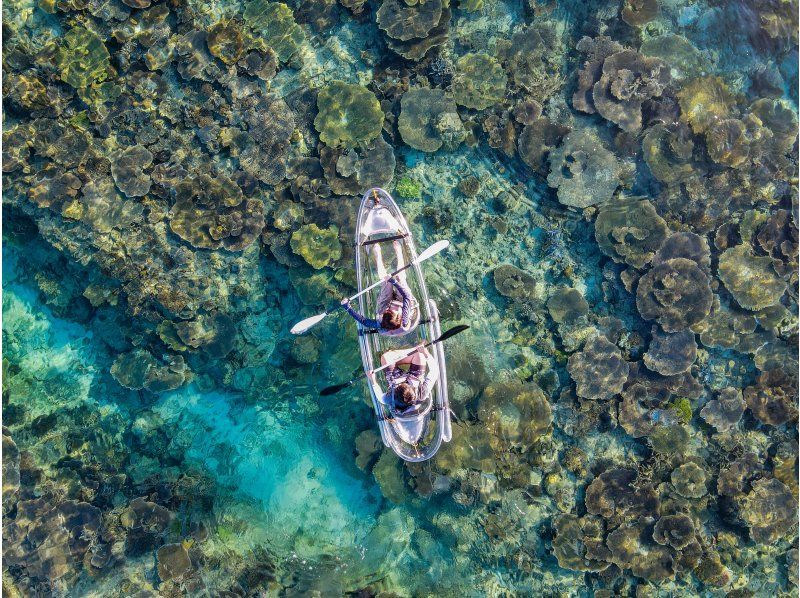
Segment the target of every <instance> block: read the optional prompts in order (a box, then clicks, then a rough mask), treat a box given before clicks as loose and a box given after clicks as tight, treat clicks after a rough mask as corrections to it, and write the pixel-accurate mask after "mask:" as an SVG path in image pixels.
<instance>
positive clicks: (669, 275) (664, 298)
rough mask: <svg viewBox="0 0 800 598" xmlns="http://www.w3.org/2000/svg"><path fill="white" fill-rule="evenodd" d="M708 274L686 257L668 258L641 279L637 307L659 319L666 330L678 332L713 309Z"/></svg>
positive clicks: (649, 317)
mask: <svg viewBox="0 0 800 598" xmlns="http://www.w3.org/2000/svg"><path fill="white" fill-rule="evenodd" d="M711 304H712V293H711V288H710V286H709V279H708V276H707V275H706V274H705V273H704V272H703V271H702V270H701V269H700V268H699V267H698V266H697V264H696V263H695V262H693V261H691V260H687V259H686V258H673V259H670V260H666V261H664V262H662V263H660V264H658V265H657V266H654V267H653V268H652V269H651V270H649V271H648V272H647V273H645V275H644V276H642V278H641V279H639V285H638V288H637V290H636V307H637V308H638V309H639V313H640V314H641V315H642V317H643V318H644V319H645V320H656V321H657V322H658V323H659V324H661V327H662V328H663V329H664V331H665V332H679V331H681V330H684V329H686V328H689V327H690V326H693V325H694V324H697V323H698V322H700V321H701V320H703V318H705V317H706V316H707V315H708V313H709V311H710V310H711Z"/></svg>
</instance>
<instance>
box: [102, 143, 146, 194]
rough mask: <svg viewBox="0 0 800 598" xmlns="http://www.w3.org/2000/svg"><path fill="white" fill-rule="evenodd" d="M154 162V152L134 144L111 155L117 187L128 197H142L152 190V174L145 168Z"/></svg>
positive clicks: (112, 170) (112, 172)
mask: <svg viewBox="0 0 800 598" xmlns="http://www.w3.org/2000/svg"><path fill="white" fill-rule="evenodd" d="M152 163H153V154H152V153H151V152H150V150H148V149H147V148H146V147H142V146H141V145H134V146H132V147H129V148H127V149H124V150H120V151H119V152H116V153H115V154H114V155H112V156H111V175H112V176H113V177H114V182H115V183H116V184H117V188H118V189H119V190H120V191H122V192H123V193H124V194H125V195H126V196H127V197H141V196H142V195H146V194H147V192H148V191H150V185H151V184H152V182H151V180H150V175H149V174H145V172H144V171H145V169H146V168H148V167H149V166H150V165H151V164H152Z"/></svg>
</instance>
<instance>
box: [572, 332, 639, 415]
mask: <svg viewBox="0 0 800 598" xmlns="http://www.w3.org/2000/svg"><path fill="white" fill-rule="evenodd" d="M629 368H630V366H629V365H628V362H626V361H625V360H624V359H623V358H622V354H621V353H620V350H619V349H618V348H617V347H616V345H614V344H613V343H611V342H609V341H608V339H606V338H605V337H604V336H602V335H600V334H598V335H595V336H593V337H592V338H590V339H589V340H588V341H586V345H585V346H584V347H583V350H582V351H580V352H578V353H575V354H573V355H571V356H570V358H569V360H568V362H567V370H568V371H569V375H570V376H571V377H572V379H573V380H574V381H575V386H576V392H577V393H578V396H579V397H583V398H585V399H591V400H593V401H602V400H606V399H610V398H611V397H613V396H614V395H616V394H619V393H620V392H621V391H622V387H623V386H624V385H625V381H626V380H627V379H628V372H629Z"/></svg>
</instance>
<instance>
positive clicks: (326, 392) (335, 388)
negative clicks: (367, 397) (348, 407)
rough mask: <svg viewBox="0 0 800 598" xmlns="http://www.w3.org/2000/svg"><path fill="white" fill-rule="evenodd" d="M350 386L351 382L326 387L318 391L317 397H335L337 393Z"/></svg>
mask: <svg viewBox="0 0 800 598" xmlns="http://www.w3.org/2000/svg"><path fill="white" fill-rule="evenodd" d="M351 384H352V382H345V383H344V384H334V385H333V386H328V387H327V388H323V389H322V390H321V391H319V396H321V397H327V396H330V395H335V394H336V393H337V392H339V391H340V390H342V389H345V388H347V387H348V386H350V385H351Z"/></svg>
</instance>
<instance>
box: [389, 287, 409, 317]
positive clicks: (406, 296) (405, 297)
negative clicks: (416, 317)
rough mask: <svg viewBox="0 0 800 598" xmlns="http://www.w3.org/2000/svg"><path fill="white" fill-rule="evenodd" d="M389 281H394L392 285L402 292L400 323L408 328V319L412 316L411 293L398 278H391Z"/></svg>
mask: <svg viewBox="0 0 800 598" xmlns="http://www.w3.org/2000/svg"><path fill="white" fill-rule="evenodd" d="M389 282H391V283H392V286H393V287H394V288H396V289H397V292H398V293H400V296H401V297H402V298H403V309H402V311H401V313H400V325H401V326H402V327H403V328H407V327H408V320H409V317H410V316H411V294H410V293H409V292H408V291H407V290H406V289H405V288H403V286H404V285H401V284H400V283H399V282H397V280H396V279H394V278H390V279H389Z"/></svg>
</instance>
